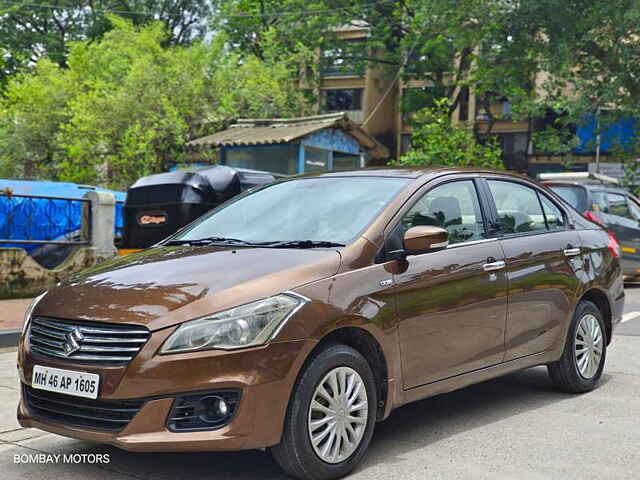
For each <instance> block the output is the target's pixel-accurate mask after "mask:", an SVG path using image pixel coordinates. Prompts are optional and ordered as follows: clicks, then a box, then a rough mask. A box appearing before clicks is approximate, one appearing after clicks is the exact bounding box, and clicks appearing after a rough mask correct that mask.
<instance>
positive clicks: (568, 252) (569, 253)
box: [564, 248, 580, 257]
mask: <svg viewBox="0 0 640 480" xmlns="http://www.w3.org/2000/svg"><path fill="white" fill-rule="evenodd" d="M576 255H580V249H579V248H565V249H564V256H565V257H575V256H576Z"/></svg>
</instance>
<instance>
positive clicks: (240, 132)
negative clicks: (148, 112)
mask: <svg viewBox="0 0 640 480" xmlns="http://www.w3.org/2000/svg"><path fill="white" fill-rule="evenodd" d="M325 128H339V129H340V130H342V131H344V132H345V133H347V134H349V135H351V136H352V137H353V138H355V139H356V140H357V141H358V143H359V144H360V145H361V147H362V148H363V150H365V151H367V152H368V154H369V155H371V157H373V158H377V159H385V158H389V150H388V149H387V147H385V146H384V145H382V144H381V143H380V142H378V141H377V140H376V139H375V138H373V137H371V136H370V135H368V134H367V133H366V132H365V131H364V130H362V128H360V126H358V125H357V124H356V123H354V122H353V121H352V120H350V119H349V117H347V115H346V114H345V113H344V112H339V113H330V114H326V115H315V116H312V117H299V118H267V119H256V118H245V119H240V120H238V122H237V123H236V124H235V125H232V126H231V128H228V129H227V130H223V131H221V132H217V133H214V134H213V135H208V136H206V137H202V138H198V139H196V140H192V141H190V142H189V143H187V145H190V146H203V145H210V146H214V147H234V146H253V145H269V144H279V143H289V142H292V141H293V140H297V139H299V138H302V137H305V136H306V135H309V134H311V133H314V132H317V131H319V130H322V129H325Z"/></svg>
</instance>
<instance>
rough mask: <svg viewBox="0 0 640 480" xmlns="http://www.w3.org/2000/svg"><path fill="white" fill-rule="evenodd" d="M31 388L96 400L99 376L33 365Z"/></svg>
mask: <svg viewBox="0 0 640 480" xmlns="http://www.w3.org/2000/svg"><path fill="white" fill-rule="evenodd" d="M31 386H32V387H33V388H37V389H39V390H48V391H49V392H56V393H64V394H66V395H73V396H76V397H84V398H93V399H95V398H98V387H99V386H100V375H97V374H95V373H87V372H75V371H73V370H62V369H61V368H52V367H43V366H41V365H35V366H34V367H33V374H32V377H31Z"/></svg>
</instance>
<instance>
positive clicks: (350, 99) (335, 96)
mask: <svg viewBox="0 0 640 480" xmlns="http://www.w3.org/2000/svg"><path fill="white" fill-rule="evenodd" d="M363 90H364V89H363V88H349V89H342V90H325V91H324V98H325V101H324V106H325V110H326V111H327V112H344V111H350V110H362V93H363Z"/></svg>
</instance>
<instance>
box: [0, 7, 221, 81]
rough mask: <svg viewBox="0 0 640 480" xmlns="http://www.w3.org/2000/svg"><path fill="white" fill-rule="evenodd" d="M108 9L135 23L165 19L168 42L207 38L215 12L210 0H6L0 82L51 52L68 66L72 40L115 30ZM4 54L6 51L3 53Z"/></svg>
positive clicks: (0, 21) (0, 25)
mask: <svg viewBox="0 0 640 480" xmlns="http://www.w3.org/2000/svg"><path fill="white" fill-rule="evenodd" d="M108 12H117V13H118V14H119V15H120V16H122V17H124V18H127V19H128V20H129V21H131V22H132V23H133V24H134V25H146V24H148V23H150V22H153V21H161V22H162V23H163V25H164V28H165V30H166V31H167V32H169V35H168V36H167V37H166V39H165V41H166V42H168V43H172V44H184V43H189V42H191V41H193V40H194V39H197V38H199V37H201V36H202V35H203V34H204V27H206V22H205V20H206V18H207V16H208V15H209V13H210V4H209V2H208V1H206V0H180V1H176V0H160V1H157V0H127V1H121V0H61V1H57V2H52V1H49V0H11V1H9V0H6V1H2V0H0V54H2V50H5V53H6V57H5V58H4V62H3V63H4V65H1V64H0V83H2V79H3V77H6V76H8V75H10V74H12V73H14V72H16V71H18V70H20V69H21V68H23V67H25V66H28V65H32V64H33V63H35V62H37V61H38V59H40V58H42V57H43V56H47V57H48V58H50V59H51V60H53V61H54V62H56V63H58V64H59V65H61V66H64V65H66V63H67V55H68V53H69V52H68V47H69V42H73V41H78V40H95V39H99V38H101V37H102V35H104V33H105V32H107V31H108V30H110V29H111V23H110V21H109V18H108ZM3 56H4V55H3Z"/></svg>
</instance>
